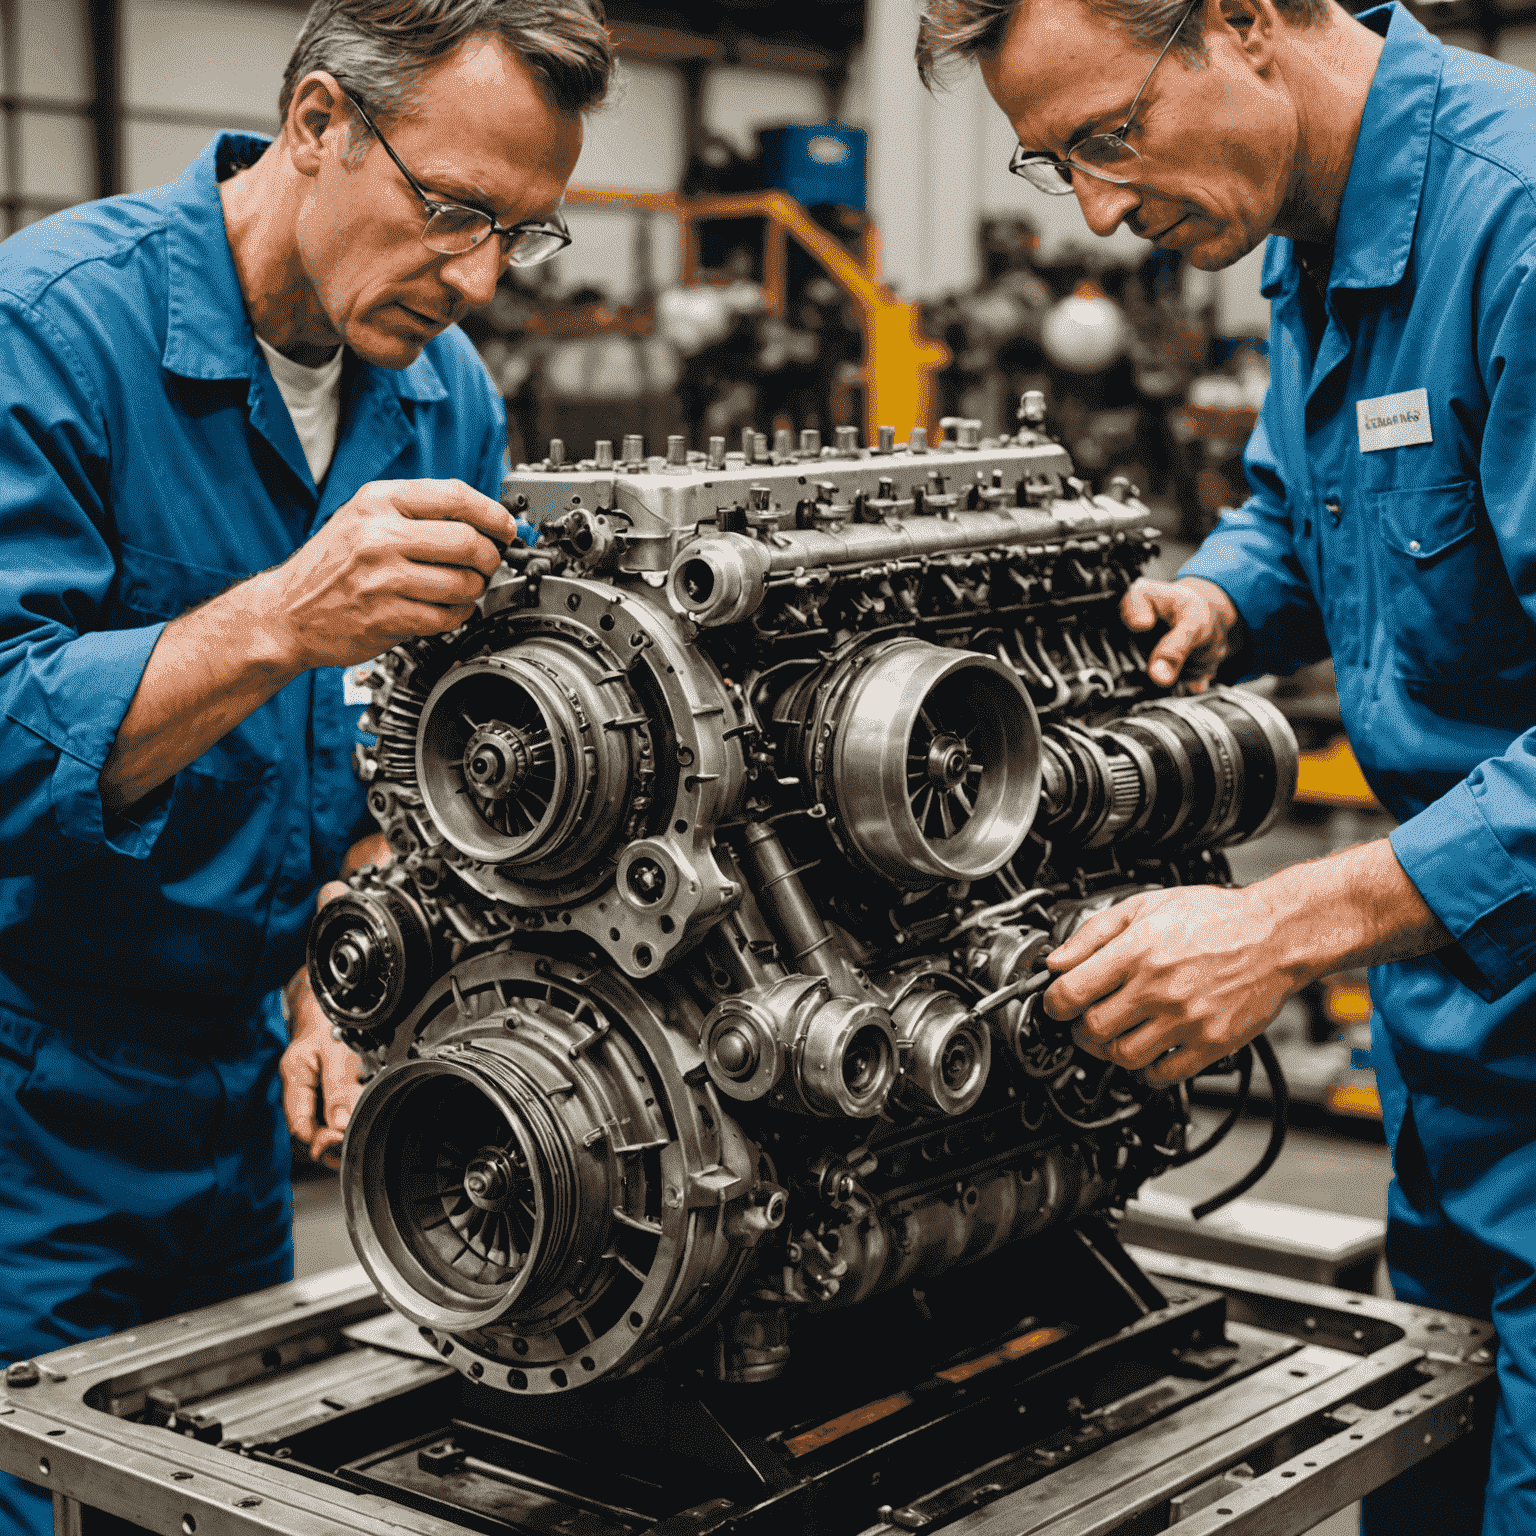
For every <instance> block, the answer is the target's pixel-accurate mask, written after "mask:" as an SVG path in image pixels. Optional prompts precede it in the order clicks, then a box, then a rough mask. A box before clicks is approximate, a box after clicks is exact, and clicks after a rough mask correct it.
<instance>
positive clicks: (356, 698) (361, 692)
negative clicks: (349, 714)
mask: <svg viewBox="0 0 1536 1536" xmlns="http://www.w3.org/2000/svg"><path fill="white" fill-rule="evenodd" d="M373 670H374V664H373V663H372V662H371V661H365V662H363V663H362V665H361V666H357V667H343V668H342V672H341V701H342V703H343V704H345V705H347V706H348V708H350V707H351V706H352V705H354V704H371V703H373V689H371V688H370V687H369V686H368V684H367V683H366V682H365V681H364V679H365V678H366V677H367V676H368V675H369V674H370V673H371V672H372V671H373Z"/></svg>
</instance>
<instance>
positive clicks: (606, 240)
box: [553, 62, 688, 303]
mask: <svg viewBox="0 0 1536 1536" xmlns="http://www.w3.org/2000/svg"><path fill="white" fill-rule="evenodd" d="M686 111H687V98H686V94H685V92H684V89H683V80H682V76H681V75H679V74H678V73H677V71H676V70H675V69H672V68H671V67H669V66H668V65H665V64H646V63H641V62H626V63H624V64H623V65H622V66H621V68H620V71H619V83H618V87H617V89H616V90H615V91H614V93H613V96H612V98H611V99H610V102H609V104H608V105H607V106H605V107H602V108H600V109H599V110H598V111H596V112H594V113H593V114H592V115H591V116H590V117H589V118H588V119H587V127H586V138H585V141H584V142H583V144H582V149H581V158H580V160H578V161H577V162H576V174H575V175H574V176H573V177H572V178H571V181H572V183H573V184H574V185H576V186H586V187H624V188H629V189H632V190H635V191H640V192H674V191H676V190H677V186H678V183H679V182H680V181H681V180H682V179H683V171H684V169H685V168H686V166H687V161H688V146H687V143H686V135H685V127H686V124H685V116H686ZM566 219H567V221H568V222H569V224H570V226H571V236H572V241H571V246H570V248H569V249H568V250H566V251H563V252H562V253H561V254H560V255H559V256H557V257H556V258H555V262H556V265H555V271H554V276H553V281H554V284H555V286H556V288H557V289H558V290H559V291H561V292H565V293H569V292H571V291H572V290H574V289H576V288H587V287H592V288H598V289H601V290H602V291H603V293H605V294H606V295H607V296H608V297H609V298H611V299H613V300H615V301H617V302H619V303H625V302H628V301H629V300H630V299H632V298H633V297H634V296H635V293H636V289H637V284H638V282H639V274H637V272H636V270H635V261H634V255H633V253H634V227H635V224H634V218H633V216H632V215H631V214H628V213H625V212H623V211H622V210H616V209H607V208H568V209H567V210H566ZM651 229H652V234H653V246H652V268H653V270H652V277H653V279H654V281H655V282H656V283H657V284H658V285H659V286H660V287H663V288H666V287H670V286H672V285H673V284H675V283H676V282H677V280H678V277H679V275H680V274H681V271H682V242H681V240H680V238H679V235H678V230H677V224H676V221H675V220H673V219H670V218H657V219H653V220H652V221H651Z"/></svg>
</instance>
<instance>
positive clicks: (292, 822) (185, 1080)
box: [0, 0, 611, 1533]
mask: <svg viewBox="0 0 1536 1536" xmlns="http://www.w3.org/2000/svg"><path fill="white" fill-rule="evenodd" d="M610 67H611V50H610V46H609V41H608V36H607V33H606V31H605V30H604V27H603V20H602V11H601V8H600V6H599V4H598V3H597V0H321V3H320V4H319V5H316V6H315V7H314V9H313V10H312V11H311V13H310V15H309V18H308V20H307V21H306V23H305V27H304V30H303V33H302V34H301V36H300V39H299V42H298V45H297V49H296V51H295V54H294V58H293V62H292V64H291V65H290V67H289V70H288V74H287V78H286V80H285V81H284V85H283V92H282V99H281V112H282V129H281V132H280V134H279V136H278V138H277V139H276V140H274V141H272V142H270V143H269V142H267V141H265V140H259V139H253V138H251V137H249V136H244V135H237V134H224V135H221V136H220V137H219V138H218V139H217V140H216V141H215V142H214V143H213V144H211V145H210V146H209V147H208V148H207V149H206V150H205V151H204V152H203V154H202V155H201V156H199V158H198V160H197V161H196V162H195V163H194V164H193V165H192V167H191V168H190V169H189V170H188V171H187V172H186V174H185V175H183V176H182V177H181V178H180V179H179V180H178V181H177V182H175V183H174V184H172V185H171V186H169V187H162V188H159V189H157V190H156V191H153V192H148V193H144V194H141V195H135V196H129V197H121V198H114V199H111V200H108V201H106V202H103V203H97V204H92V205H89V206H87V207H84V208H80V209H74V210H71V211H69V212H67V213H63V214H59V215H56V216H55V217H53V218H51V219H47V220H44V221H43V222H41V223H39V224H37V225H34V226H33V227H31V228H30V229H28V230H26V231H24V232H23V233H21V234H19V235H17V236H15V237H13V238H12V239H11V240H9V241H7V242H6V244H5V245H4V246H3V247H0V354H3V355H0V463H3V465H4V469H3V471H0V1104H4V1106H5V1108H4V1109H3V1110H0V1356H4V1357H5V1358H9V1359H19V1358H23V1357H25V1356H27V1355H31V1354H34V1353H41V1352H43V1351H46V1350H50V1349H56V1348H58V1347H59V1346H60V1345H63V1344H67V1343H70V1342H74V1341H76V1340H80V1339H85V1338H89V1337H92V1336H95V1335H98V1334H102V1333H108V1332H112V1331H115V1330H119V1329H123V1328H127V1327H131V1326H133V1325H134V1324H135V1323H137V1322H139V1321H141V1320H145V1319H148V1318H152V1317H156V1316H163V1315H166V1314H169V1313H173V1312H177V1311H181V1310H184V1309H186V1308H188V1307H192V1306H198V1305H202V1304H206V1303H209V1302H213V1301H217V1300H221V1299H223V1298H226V1297H229V1296H232V1295H238V1294H240V1293H242V1292H244V1291H247V1290H251V1289H254V1288H256V1287H258V1286H262V1285H269V1284H272V1283H275V1282H277V1281H280V1280H283V1279H286V1278H288V1276H289V1275H290V1274H291V1272H292V1257H293V1256H292V1248H291V1242H290V1236H289V1218H290V1201H289V1195H288V1188H287V1175H288V1166H287V1164H288V1134H287V1129H286V1128H285V1126H284V1123H283V1114H282V1105H283V1091H282V1089H283V1083H284V1080H286V1084H287V1088H288V1107H289V1110H290V1115H291V1118H292V1121H293V1125H294V1129H295V1131H296V1132H297V1133H298V1134H299V1135H300V1136H302V1137H303V1138H304V1139H305V1140H307V1141H309V1142H310V1146H311V1152H312V1154H313V1155H317V1156H318V1155H319V1154H320V1153H322V1152H323V1151H324V1150H325V1149H326V1148H327V1147H329V1146H331V1145H333V1144H334V1142H335V1141H337V1140H339V1138H340V1135H341V1131H342V1128H343V1126H344V1125H345V1121H346V1114H347V1110H348V1107H349V1104H350V1102H351V1097H352V1096H353V1095H355V1093H356V1091H357V1084H356V1064H355V1059H353V1058H351V1057H350V1056H349V1054H348V1053H347V1052H346V1051H345V1049H344V1048H341V1047H339V1046H337V1045H335V1044H334V1043H333V1042H332V1041H331V1040H330V1037H329V1029H328V1027H327V1025H326V1022H325V1020H324V1018H323V1016H322V1015H321V1014H320V1011H319V1009H318V1008H317V1007H316V1005H315V1004H314V1001H313V999H312V998H310V997H309V995H308V989H307V984H306V982H305V981H304V979H303V974H302V971H301V970H300V968H299V967H300V961H301V959H302V954H303V942H304V933H305V929H306V926H307V922H308V918H309V916H310V913H311V912H312V910H313V906H314V901H315V896H316V891H317V889H318V888H319V887H320V885H321V882H322V881H324V880H326V879H328V878H331V877H333V876H335V875H336V874H337V872H338V871H339V870H341V869H344V868H345V867H347V865H348V864H349V863H354V862H357V861H359V860H362V859H365V858H368V857H372V856H375V853H374V850H373V849H372V848H371V847H370V845H369V843H368V842H367V841H366V840H365V839H364V838H363V834H364V831H365V828H366V826H367V818H366V815H365V809H364V805H363V801H362V798H361V788H360V786H359V785H358V784H357V783H356V781H355V779H354V777H353V774H352V771H351V763H350V759H351V756H352V749H353V746H354V744H355V743H356V742H357V740H358V736H357V730H356V721H357V718H358V705H357V702H356V700H355V699H354V698H353V697H352V696H351V689H350V688H349V686H348V683H347V669H348V668H349V667H352V666H355V665H356V664H357V663H359V662H362V661H364V660H365V659H367V658H369V657H372V656H375V655H377V654H378V653H379V652H380V651H382V650H384V649H385V648H387V647H389V646H391V645H393V644H395V643H397V642H399V641H401V640H403V639H405V638H407V637H409V636H412V635H417V634H424V633H431V632H436V631H440V630H444V629H451V628H453V627H455V626H456V625H457V624H459V623H460V622H462V620H463V618H464V617H465V616H466V614H467V613H468V612H469V611H470V607H469V605H471V604H472V603H473V602H474V600H475V599H476V598H477V597H478V596H479V595H480V593H481V592H482V591H483V589H484V585H485V581H486V579H487V578H488V576H489V575H490V574H491V573H492V572H494V570H495V569H496V567H497V563H498V560H499V553H498V549H497V544H498V542H501V543H505V542H506V541H508V540H510V539H511V538H512V537H514V535H515V524H514V522H513V520H512V519H511V517H510V516H509V515H508V514H507V513H506V512H505V511H504V510H503V509H502V508H501V506H500V505H499V504H498V503H497V502H496V500H495V499H494V498H495V496H496V493H497V491H498V489H499V484H500V477H501V473H502V464H503V457H504V450H505V421H504V416H503V412H502V407H501V402H500V400H499V398H498V396H497V394H496V391H495V389H494V388H493V386H492V384H491V381H490V379H489V377H488V376H487V374H486V372H485V369H484V368H483V366H482V365H481V364H480V362H479V360H478V358H477V357H476V356H475V354H474V352H473V349H472V348H471V347H470V346H469V344H468V343H467V341H466V340H465V339H464V337H463V336H462V335H461V334H460V333H459V332H457V331H456V330H455V329H453V322H454V321H455V320H457V319H458V318H459V317H460V316H462V315H463V314H464V313H465V312H466V310H468V309H470V308H472V307H474V306H476V305H480V304H484V303H485V302H487V301H488V300H489V299H490V297H491V294H492V292H493V291H494V288H495V285H496V282H497V279H498V278H499V276H500V275H501V273H502V271H503V270H504V269H505V267H506V266H507V264H508V263H509V262H511V263H521V264H527V263H530V262H535V261H539V260H542V259H544V258H546V257H547V256H550V255H552V254H554V253H555V252H556V251H557V250H559V249H560V248H561V247H562V246H563V245H565V244H566V243H567V242H568V240H569V236H568V235H567V234H566V232H565V228H564V225H563V223H562V222H561V219H560V213H559V209H560V202H561V198H562V195H563V192H564V188H565V183H566V181H567V179H568V178H569V176H570V174H571V171H572V169H573V168H574V166H575V163H576V157H577V155H578V153H579V152H580V148H581V140H582V112H583V111H584V110H585V109H586V108H588V107H590V106H591V105H593V104H594V103H596V102H597V101H598V100H600V99H601V97H602V95H603V93H604V91H605V89H606V86H607V81H608V76H609V71H610ZM290 978H292V979H291V980H290ZM284 984H287V987H286V989H287V995H288V1002H289V1004H290V1009H291V1012H292V1014H293V1018H294V1028H293V1035H292V1044H291V1045H289V1044H288V1031H287V1030H286V1029H285V1028H284V1027H283V1024H282V1021H281V1020H280V1019H279V1018H278V1016H277V1015H278V1009H277V1007H276V1003H275V998H274V992H275V989H276V988H278V987H280V986H282V985H284ZM285 1046H287V1056H286V1058H285V1060H284V1064H283V1069H282V1073H281V1075H280V1074H279V1069H278V1062H279V1057H280V1056H281V1055H282V1054H283V1051H284V1047H285ZM317 1088H318V1089H319V1090H321V1094H322V1097H323V1102H324V1109H323V1112H322V1114H321V1116H320V1117H319V1118H320V1123H319V1124H317V1123H316V1122H317V1116H316V1111H315V1094H316V1090H317ZM0 1525H3V1526H4V1528H5V1529H6V1530H8V1531H35V1532H38V1533H42V1532H44V1531H47V1530H50V1529H51V1528H52V1519H51V1514H50V1511H49V1505H48V1503H47V1500H46V1498H45V1497H44V1496H42V1495H40V1494H38V1493H37V1492H36V1491H35V1490H31V1489H29V1488H27V1487H25V1486H23V1485H22V1484H20V1483H18V1482H15V1481H13V1480H11V1479H9V1478H4V1479H0Z"/></svg>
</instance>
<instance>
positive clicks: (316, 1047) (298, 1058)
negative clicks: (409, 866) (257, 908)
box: [279, 832, 393, 1163]
mask: <svg viewBox="0 0 1536 1536" xmlns="http://www.w3.org/2000/svg"><path fill="white" fill-rule="evenodd" d="M392 857H393V855H392V854H391V852H390V847H389V844H388V843H387V842H386V841H385V840H384V834H383V833H382V832H371V833H369V835H368V836H367V837H361V838H359V839H358V840H357V841H356V842H355V843H353V844H352V846H351V847H350V848H348V849H347V851H346V853H345V854H343V855H342V860H341V873H342V874H343V875H350V874H353V873H355V872H356V871H357V870H359V869H361V868H362V867H363V866H364V865H365V864H388V863H389V861H390V859H391V858H392ZM348 889H349V887H348V885H347V882H346V881H345V880H328V881H327V882H326V883H325V884H324V885H322V886H321V887H320V894H319V895H318V896H316V897H315V911H316V912H319V910H320V909H321V908H322V907H323V906H325V905H326V903H327V902H331V901H334V900H335V899H336V898H337V897H338V896H345V895H346V893H347V891H348ZM285 991H286V992H287V996H288V1014H289V1018H290V1019H291V1021H292V1023H291V1026H290V1043H289V1046H288V1049H287V1050H286V1051H284V1052H283V1059H282V1063H281V1065H280V1067H279V1070H280V1071H281V1073H282V1076H283V1113H284V1114H285V1115H286V1116H287V1117H288V1129H289V1130H290V1131H291V1132H292V1133H293V1135H294V1136H296V1137H297V1138H298V1139H299V1140H300V1141H302V1142H303V1143H304V1144H305V1146H307V1147H308V1148H309V1155H310V1156H311V1157H312V1158H313V1159H314V1160H315V1161H316V1162H317V1163H318V1162H321V1161H323V1160H324V1159H325V1158H326V1156H327V1155H328V1154H330V1153H333V1152H334V1151H335V1150H336V1148H337V1147H339V1146H340V1145H341V1139H342V1136H343V1135H344V1134H345V1132H346V1129H347V1121H348V1120H349V1119H350V1118H351V1115H352V1106H353V1105H354V1104H356V1103H357V1100H358V1096H359V1095H360V1094H361V1093H362V1091H363V1089H362V1084H361V1083H360V1082H359V1081H358V1079H359V1077H361V1075H362V1070H363V1063H362V1060H361V1058H360V1057H358V1055H357V1054H356V1053H355V1052H354V1051H352V1050H351V1049H350V1048H349V1047H348V1046H346V1045H343V1044H342V1043H341V1041H339V1040H333V1039H332V1038H331V1021H330V1019H328V1018H327V1017H326V1014H325V1010H324V1009H323V1008H322V1007H321V1006H320V1004H319V1003H318V1002H317V1001H316V1000H315V994H314V989H313V988H312V987H311V986H310V984H309V968H308V967H307V966H305V967H302V968H301V969H300V970H299V971H298V972H297V973H296V974H295V975H294V978H293V980H292V981H290V982H289V983H288V985H287V987H286V988H285ZM317 1101H318V1103H319V1106H320V1114H319V1117H318V1118H317V1117H316V1113H315V1106H316V1103H317Z"/></svg>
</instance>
